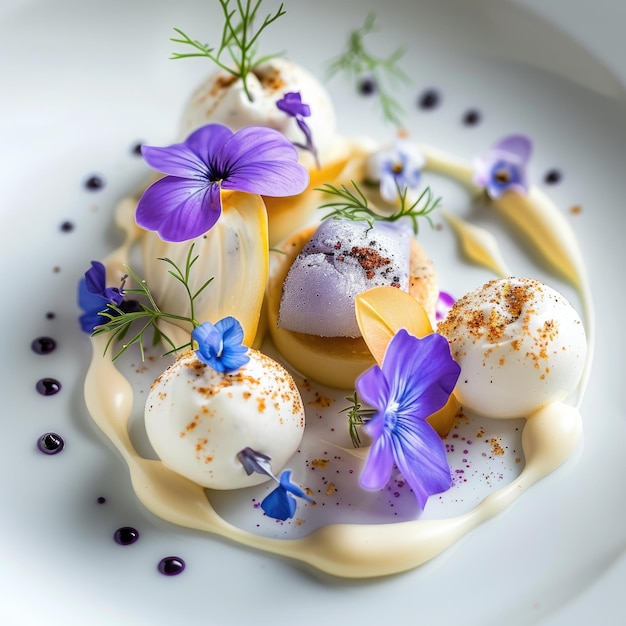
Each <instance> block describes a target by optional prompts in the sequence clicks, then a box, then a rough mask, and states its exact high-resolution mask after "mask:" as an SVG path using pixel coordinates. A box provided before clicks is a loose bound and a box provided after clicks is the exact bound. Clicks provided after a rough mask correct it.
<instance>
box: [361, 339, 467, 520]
mask: <svg viewBox="0 0 626 626" xmlns="http://www.w3.org/2000/svg"><path fill="white" fill-rule="evenodd" d="M460 371H461V368H460V367H459V365H458V364H457V363H456V362H455V361H454V360H453V358H452V356H451V354H450V347H449V345H448V341H447V339H446V338H445V337H443V336H441V335H438V334H436V333H433V334H431V335H427V336H426V337H424V338H422V339H418V338H417V337H415V336H413V335H410V334H409V333H408V332H407V331H406V330H404V329H402V330H400V331H398V332H397V333H396V334H395V335H394V337H393V338H392V340H391V341H390V343H389V346H388V347H387V351H386V352H385V357H384V359H383V364H382V367H379V366H378V365H375V366H373V367H371V368H370V369H369V370H367V371H366V372H364V373H363V374H361V376H359V378H358V379H357V381H356V389H357V392H358V394H359V396H360V397H361V398H362V399H363V401H364V402H366V403H367V404H369V405H370V406H371V407H372V408H374V409H375V411H376V413H375V414H374V416H373V417H372V418H371V419H370V420H369V421H368V422H367V423H366V425H365V430H366V431H367V433H368V434H369V435H370V436H371V437H372V440H373V441H372V445H371V447H370V450H369V453H368V456H367V459H366V461H365V465H364V467H363V471H362V473H361V477H360V484H361V486H362V487H363V488H365V489H381V488H382V487H384V486H385V485H386V484H387V482H389V479H390V478H391V473H392V470H393V467H394V465H395V466H397V467H398V469H399V470H400V472H401V473H402V474H403V476H404V478H405V479H406V481H407V482H408V483H409V485H410V486H411V489H412V490H413V493H414V494H415V497H416V498H417V502H418V504H419V506H420V507H421V508H422V509H423V508H424V506H425V505H426V501H427V500H428V497H429V496H430V495H432V494H434V493H441V492H442V491H446V490H447V489H449V488H450V486H451V484H452V478H451V475H450V466H449V465H448V460H447V458H446V450H445V447H444V445H443V442H442V441H441V438H440V437H439V435H438V434H437V432H436V431H435V430H434V428H433V427H432V426H431V425H430V424H429V423H428V422H427V421H426V419H427V418H428V417H430V416H431V415H432V414H433V413H435V412H436V411H438V410H439V409H441V408H442V407H443V406H444V405H445V404H446V402H447V401H448V398H449V397H450V394H451V393H452V391H453V389H454V386H455V385H456V381H457V379H458V377H459V373H460Z"/></svg>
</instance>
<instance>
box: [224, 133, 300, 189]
mask: <svg viewBox="0 0 626 626" xmlns="http://www.w3.org/2000/svg"><path fill="white" fill-rule="evenodd" d="M219 162H220V163H221V164H224V165H225V166H226V165H227V167H228V171H229V173H228V177H227V178H226V179H224V182H223V185H222V186H223V188H224V189H234V190H237V191H246V192H248V193H257V194H261V195H266V196H293V195H296V194H299V193H302V192H303V191H304V190H305V189H306V187H307V185H308V184H309V174H308V172H307V170H306V169H305V168H304V167H302V165H300V164H299V163H298V151H297V150H296V148H294V146H292V145H291V143H290V142H289V141H288V140H287V139H286V138H285V137H284V136H283V135H281V134H280V133H279V132H278V131H276V130H273V129H271V128H263V129H261V128H256V127H246V128H242V129H241V130H240V131H239V132H237V133H235V135H233V136H232V137H231V138H230V139H229V140H228V141H227V142H226V143H225V144H224V147H223V149H222V151H221V153H220V157H219Z"/></svg>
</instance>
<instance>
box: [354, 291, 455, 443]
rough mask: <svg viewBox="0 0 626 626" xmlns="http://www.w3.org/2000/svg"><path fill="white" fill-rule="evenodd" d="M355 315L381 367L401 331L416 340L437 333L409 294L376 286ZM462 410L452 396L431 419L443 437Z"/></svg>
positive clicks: (362, 297) (364, 295)
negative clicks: (393, 339)
mask: <svg viewBox="0 0 626 626" xmlns="http://www.w3.org/2000/svg"><path fill="white" fill-rule="evenodd" d="M355 312H356V319H357V322H358V324H359V328H360V329H361V334H362V335H363V339H364V340H365V343H366V344H367V346H368V348H369V349H370V352H371V353H372V355H373V356H374V357H375V359H376V362H377V363H378V364H379V365H382V362H383V357H384V356H385V351H386V350H387V346H388V344H389V342H390V341H391V339H392V337H393V336H394V335H395V334H396V333H397V332H398V331H399V330H400V329H402V328H404V329H406V330H407V331H408V332H410V333H411V334H412V335H415V336H416V337H424V336H425V335H429V334H430V333H432V332H433V329H432V326H431V324H430V320H429V318H428V315H427V314H426V311H425V309H424V307H423V306H422V305H421V304H420V303H419V302H418V301H417V300H416V299H415V298H413V297H412V296H411V295H409V294H408V293H405V292H404V291H400V290H399V289H394V288H393V287H375V288H373V289H369V290H368V291H365V292H363V293H361V294H359V295H358V296H357V297H356V299H355ZM459 408H460V405H459V402H458V400H457V399H456V397H455V396H454V394H452V395H451V396H450V398H449V399H448V402H447V403H446V405H445V406H444V407H443V408H441V409H440V410H439V411H437V412H436V413H433V414H432V415H431V416H430V417H429V418H428V422H429V423H430V425H431V426H432V427H433V428H434V429H435V430H436V431H437V433H438V434H439V435H440V436H441V437H445V436H446V435H447V434H448V433H449V432H450V429H451V428H452V426H453V424H454V417H455V416H456V414H457V413H458V412H459Z"/></svg>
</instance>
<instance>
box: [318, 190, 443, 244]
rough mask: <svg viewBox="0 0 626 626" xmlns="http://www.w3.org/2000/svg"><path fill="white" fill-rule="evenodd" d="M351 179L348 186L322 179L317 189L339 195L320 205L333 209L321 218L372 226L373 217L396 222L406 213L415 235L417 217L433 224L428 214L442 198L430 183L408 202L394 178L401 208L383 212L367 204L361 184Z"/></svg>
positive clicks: (405, 215)
mask: <svg viewBox="0 0 626 626" xmlns="http://www.w3.org/2000/svg"><path fill="white" fill-rule="evenodd" d="M350 182H351V183H352V188H353V189H348V187H346V186H345V185H341V187H335V186H334V185H331V184H330V183H325V184H324V185H323V186H322V187H320V188H318V191H322V192H324V193H327V194H329V195H331V196H335V197H337V198H338V200H336V201H335V202H327V203H326V204H322V205H321V206H320V207H319V208H320V209H332V211H331V212H330V213H327V214H326V215H324V217H323V218H322V219H328V218H330V217H332V218H333V219H347V220H352V221H365V222H367V223H368V224H369V226H370V228H371V227H372V226H373V225H374V222H376V221H383V222H395V221H397V220H399V219H401V218H403V217H408V218H409V219H410V220H411V223H412V226H413V233H414V234H416V235H417V233H418V232H419V224H418V218H420V217H423V218H425V219H426V220H427V221H428V223H429V224H430V225H431V227H432V226H433V223H432V220H431V218H430V214H431V213H432V212H433V211H434V210H435V209H436V208H437V207H438V206H439V204H440V202H441V198H440V197H436V198H435V197H434V196H433V193H432V191H431V189H430V187H426V188H425V189H424V191H422V193H421V194H420V195H419V197H418V198H417V200H415V202H413V203H409V202H408V200H407V193H408V188H406V187H405V188H404V189H401V188H400V186H399V185H398V183H397V182H396V187H397V189H398V200H399V202H400V208H399V209H398V210H397V211H396V212H395V213H391V214H390V215H382V214H381V213H377V212H376V211H374V210H373V209H371V208H370V207H369V203H368V200H367V198H366V197H365V194H364V193H363V192H362V191H361V189H360V187H359V186H358V185H357V184H356V183H355V182H354V181H353V180H352V181H350Z"/></svg>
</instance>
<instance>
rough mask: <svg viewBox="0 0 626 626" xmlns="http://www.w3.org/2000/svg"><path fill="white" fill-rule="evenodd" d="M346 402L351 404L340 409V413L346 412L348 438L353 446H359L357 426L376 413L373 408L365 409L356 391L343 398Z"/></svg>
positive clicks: (359, 439)
mask: <svg viewBox="0 0 626 626" xmlns="http://www.w3.org/2000/svg"><path fill="white" fill-rule="evenodd" d="M345 399H346V400H347V401H348V402H351V403H352V404H351V406H348V407H346V408H345V409H341V411H339V412H340V413H347V414H348V432H349V433H350V439H351V440H352V445H353V446H354V447H355V448H360V447H361V437H360V435H359V426H363V425H364V424H366V423H367V420H368V419H369V418H371V417H372V415H374V413H376V411H375V410H374V409H366V408H364V407H363V404H362V403H361V402H360V401H359V398H358V396H357V393H356V391H355V392H354V393H353V394H352V395H351V396H346V398H345Z"/></svg>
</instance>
